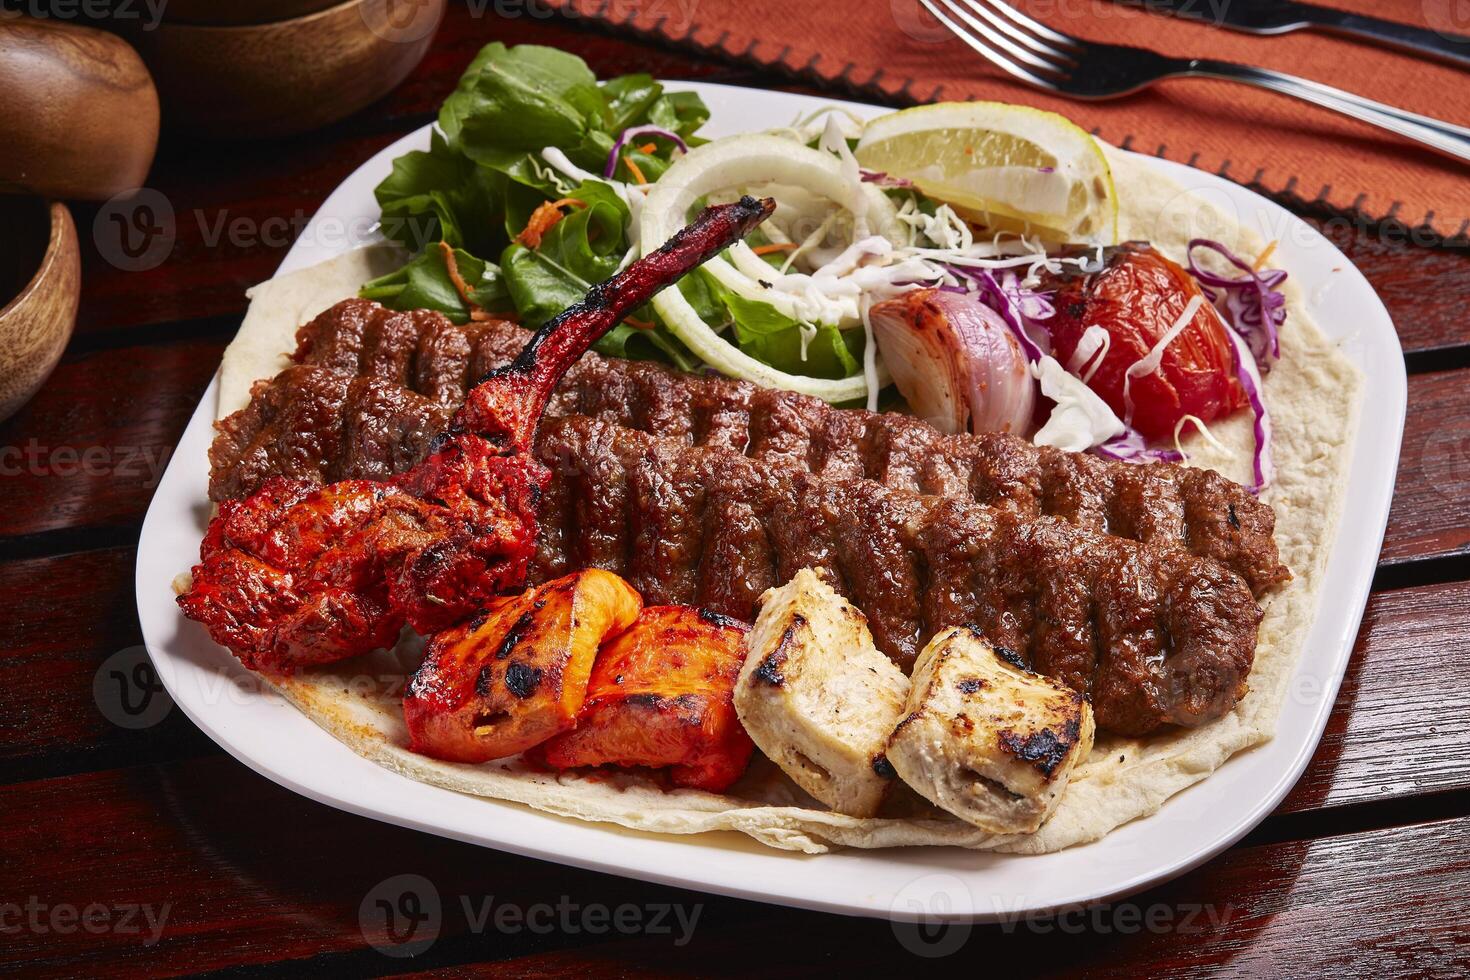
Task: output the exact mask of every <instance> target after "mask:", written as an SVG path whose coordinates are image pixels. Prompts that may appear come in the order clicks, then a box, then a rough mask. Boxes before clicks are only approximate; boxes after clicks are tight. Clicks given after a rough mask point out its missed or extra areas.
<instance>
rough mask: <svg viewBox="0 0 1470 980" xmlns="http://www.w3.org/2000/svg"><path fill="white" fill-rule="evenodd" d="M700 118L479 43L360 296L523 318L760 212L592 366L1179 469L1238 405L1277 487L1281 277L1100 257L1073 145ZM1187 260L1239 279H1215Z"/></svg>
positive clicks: (405, 172) (1106, 215)
mask: <svg viewBox="0 0 1470 980" xmlns="http://www.w3.org/2000/svg"><path fill="white" fill-rule="evenodd" d="M708 115H709V113H708V110H707V109H706V107H705V106H704V104H703V102H702V101H701V100H700V98H699V96H698V95H695V94H693V93H681V92H668V91H666V90H665V89H664V87H663V85H662V84H660V83H659V82H657V81H655V80H654V79H652V78H651V77H649V76H647V75H625V76H621V77H619V78H613V79H609V80H607V81H603V82H598V81H597V79H596V77H595V76H594V75H593V73H592V72H591V70H590V69H588V67H587V66H586V64H585V63H583V62H582V61H581V59H579V58H577V57H575V56H573V55H570V54H567V53H565V52H561V51H556V50H554V49H550V48H540V47H535V46H530V45H522V46H518V47H506V46H505V45H503V44H499V43H495V44H491V45H489V46H487V47H486V48H485V49H484V50H483V51H482V52H481V53H480V55H479V56H478V57H477V58H476V59H475V61H474V62H473V63H472V64H471V66H470V68H469V70H467V71H466V72H465V74H464V76H463V77H462V78H461V79H460V82H459V85H458V87H457V88H456V90H455V92H454V94H453V95H451V96H450V98H449V99H448V100H447V101H446V102H445V104H444V106H443V108H442V110H441V112H440V114H439V124H438V127H437V128H436V130H435V131H434V132H433V135H432V137H431V139H430V145H429V149H428V150H426V151H413V152H410V153H407V154H405V155H403V156H401V157H399V158H398V159H397V160H395V161H394V164H393V171H392V173H391V174H390V176H389V177H388V178H387V179H385V180H384V181H383V182H382V184H380V185H379V187H378V188H377V197H378V200H379V203H380V204H381V206H382V211H383V222H382V229H383V233H384V235H385V236H387V237H388V238H390V239H392V240H393V241H396V242H398V243H399V244H401V245H403V246H404V247H405V248H406V249H408V250H409V251H410V252H411V253H412V257H411V259H410V260H409V261H408V262H407V263H406V264H405V265H404V266H403V267H402V268H401V269H399V270H398V271H396V272H394V273H392V274H390V275H388V276H384V277H382V278H380V279H377V280H374V281H373V282H370V283H368V284H367V285H366V286H365V287H364V288H363V290H362V294H363V295H364V296H366V297H369V298H372V299H376V300H378V301H380V302H382V303H384V304H385V305H388V306H391V307H395V308H399V309H407V308H413V307H424V308H429V309H435V310H438V311H440V312H442V313H444V314H445V315H446V316H448V317H450V318H451V319H453V320H455V321H456V322H461V323H463V322H466V321H468V320H482V319H487V318H490V317H493V316H509V317H513V318H516V319H519V321H520V322H522V323H523V324H525V325H526V326H528V327H535V326H538V325H540V324H542V323H544V322H546V321H547V320H548V319H550V318H551V317H552V316H554V315H556V314H557V313H558V312H560V311H561V310H562V309H563V308H565V307H566V306H567V305H569V304H570V303H572V302H575V301H576V300H577V299H578V298H580V297H581V296H582V294H583V293H584V292H585V291H586V290H587V288H588V287H589V286H590V284H591V283H594V282H597V281H599V280H602V279H604V278H606V277H607V276H609V275H611V274H612V273H614V272H616V271H617V270H619V269H622V268H624V267H626V266H627V265H628V264H629V263H631V262H632V261H633V260H634V259H636V258H638V257H639V256H640V255H645V254H647V253H648V252H650V251H652V250H653V249H654V248H657V247H658V246H659V245H661V244H663V242H664V241H665V240H666V239H667V238H668V236H669V235H670V234H671V233H672V232H673V230H674V229H677V228H679V227H681V226H682V225H683V224H684V223H685V222H686V220H687V219H688V217H689V215H690V214H691V213H692V212H693V211H694V210H695V209H697V208H698V207H701V206H703V205H705V204H708V203H718V202H720V201H726V200H732V199H734V198H735V197H737V196H738V195H740V194H745V193H755V194H761V195H769V196H771V197H773V198H775V200H776V201H777V208H776V211H775V213H774V214H773V215H772V216H771V218H770V220H769V221H768V222H767V223H766V224H765V225H764V226H763V227H762V228H761V229H760V230H759V231H758V232H756V233H755V234H754V235H752V236H751V239H750V241H748V242H745V241H741V242H737V243H736V244H735V245H733V246H731V247H730V248H728V249H726V250H725V251H724V252H723V253H721V254H720V255H719V256H717V257H715V258H714V259H711V260H710V261H709V262H707V263H705V265H704V266H702V267H701V268H700V269H699V270H698V271H697V272H696V273H694V274H693V275H690V276H688V277H687V278H685V279H684V280H683V281H682V282H681V283H680V284H679V286H678V287H677V288H671V289H667V290H665V291H664V292H662V293H660V294H659V295H658V296H656V297H655V298H654V299H653V301H652V302H651V303H650V304H648V306H646V307H644V308H643V309H640V310H638V311H635V313H634V314H633V315H632V316H630V317H629V318H627V320H626V321H625V322H624V323H623V324H621V325H620V326H618V327H617V328H616V329H614V330H613V331H612V332H610V333H609V334H608V335H607V336H606V337H604V338H603V339H602V340H601V341H600V342H599V343H598V345H597V348H598V350H600V351H601V352H602V353H604V354H611V355H616V356H623V357H634V358H656V359H660V360H665V361H668V362H671V363H673V364H674V365H676V366H677V367H679V368H681V369H684V370H698V369H701V368H702V369H704V370H713V371H717V372H719V373H722V374H725V375H728V376H732V377H736V378H742V379H746V380H750V381H754V382H756V383H758V384H762V385H765V386H769V387H776V388H783V389H787V390H793V391H799V392H804V393H806V394H810V395H815V396H817V397H819V398H822V399H825V400H827V401H830V402H834V403H840V404H863V403H866V404H867V405H868V406H869V407H870V408H876V407H877V406H878V404H879V395H880V391H881V390H882V389H884V388H886V387H887V386H888V385H889V384H896V387H897V388H898V391H899V393H900V394H901V395H903V396H904V398H905V399H906V400H907V402H908V405H909V408H910V409H912V410H913V411H915V412H916V413H918V414H920V415H923V416H925V417H928V418H929V419H930V421H932V422H934V423H935V424H936V425H938V426H939V427H941V428H944V429H946V430H948V431H960V430H968V431H973V432H983V431H1004V432H1011V433H1014V434H1018V435H1021V436H1028V435H1029V436H1030V437H1031V438H1032V439H1033V441H1035V442H1036V443H1038V444H1045V445H1053V446H1057V447H1059V448H1063V449H1069V450H1075V451H1083V450H1091V451H1093V452H1096V453H1098V454H1101V455H1105V456H1109V457H1112V458H1116V459H1124V460H1128V461H1132V462H1154V461H1177V460H1180V459H1182V458H1184V456H1183V452H1182V448H1181V447H1180V445H1179V442H1180V437H1181V434H1182V433H1183V432H1184V431H1185V426H1186V423H1188V424H1192V425H1194V426H1195V427H1196V428H1197V429H1199V430H1200V431H1201V432H1202V433H1203V438H1205V439H1206V440H1207V441H1208V442H1210V443H1212V444H1218V440H1215V439H1214V437H1213V436H1212V435H1210V433H1209V430H1208V428H1207V426H1208V425H1209V424H1210V423H1212V422H1214V421H1217V420H1218V419H1220V418H1223V417H1225V416H1228V415H1230V414H1232V413H1234V412H1236V411H1238V410H1240V409H1244V408H1247V407H1249V408H1250V409H1251V411H1252V413H1253V414H1254V416H1255V429H1256V438H1257V446H1256V453H1255V461H1254V467H1253V470H1254V488H1255V489H1256V490H1260V489H1261V488H1263V487H1264V486H1265V485H1267V483H1268V482H1269V480H1270V476H1271V457H1270V446H1269V441H1270V418H1269V415H1268V414H1267V413H1266V409H1265V403H1264V400H1263V399H1262V397H1261V392H1260V376H1261V374H1262V373H1265V372H1267V371H1269V370H1270V366H1271V364H1272V363H1273V362H1274V361H1275V360H1276V359H1278V358H1279V357H1280V341H1279V331H1280V328H1281V326H1282V324H1283V322H1284V321H1285V317H1286V306H1285V298H1284V296H1283V295H1282V293H1281V291H1280V288H1279V287H1280V286H1281V283H1282V282H1283V280H1284V279H1285V278H1286V273H1285V272H1283V271H1281V270H1279V269H1264V270H1258V269H1257V268H1254V267H1253V266H1251V265H1250V264H1248V263H1246V262H1245V261H1243V260H1242V259H1240V258H1239V257H1238V256H1236V255H1235V254H1234V253H1232V252H1231V251H1230V250H1229V249H1228V248H1226V247H1225V246H1224V245H1222V244H1221V243H1219V242H1216V241H1212V240H1208V239H1195V240H1193V241H1191V242H1190V243H1189V247H1188V250H1187V252H1186V254H1185V256H1184V258H1185V261H1186V264H1187V271H1186V269H1185V268H1183V267H1180V266H1178V265H1176V264H1175V263H1173V262H1172V261H1170V260H1169V259H1168V258H1166V257H1164V256H1163V255H1161V254H1159V253H1158V252H1157V251H1155V250H1154V249H1153V248H1152V247H1151V246H1149V245H1147V244H1145V243H1136V242H1135V243H1127V244H1124V245H1114V244H1112V242H1111V240H1110V236H1111V234H1113V232H1114V230H1115V229H1116V208H1117V202H1116V199H1115V192H1114V189H1113V187H1112V179H1111V174H1110V172H1109V171H1108V165H1107V161H1106V158H1105V155H1104V154H1102V153H1101V151H1100V150H1098V148H1097V147H1096V144H1095V143H1094V141H1092V138H1091V137H1090V136H1088V135H1087V134H1086V133H1084V132H1082V131H1080V130H1077V129H1076V127H1074V126H1072V125H1071V124H1070V123H1067V122H1066V121H1065V120H1061V119H1060V117H1054V116H1052V115H1051V114H1049V113H1041V112H1037V111H1035V110H1024V109H1018V108H1017V107H1007V106H998V105H994V104H988V103H974V104H967V105H964V106H952V107H944V106H935V107H925V108H923V109H919V110H908V111H906V112H904V113H896V114H893V115H891V116H885V117H882V120H883V122H882V123H881V125H879V124H874V125H873V126H869V125H868V124H867V123H865V121H864V120H863V119H862V118H860V117H858V116H856V115H855V114H853V113H852V112H851V111H850V110H847V109H846V108H844V107H840V106H827V107H822V108H820V109H818V110H816V111H814V112H811V113H808V114H806V115H804V116H801V117H799V118H798V119H796V120H795V121H793V123H792V124H791V125H789V126H786V127H780V128H776V129H772V130H770V131H768V132H766V133H762V134H744V135H741V136H737V137H731V138H726V139H716V140H713V141H710V140H707V139H705V138H703V137H702V136H701V135H700V129H701V127H702V126H703V125H704V123H705V121H706V120H707V118H708ZM987 127H992V128H987ZM1007 127H1009V128H1007ZM966 141H969V142H966ZM966 160H968V161H971V162H970V163H968V164H967V163H965V162H964V161H966ZM926 161H927V162H926ZM966 166H969V167H971V168H972V170H971V171H967V170H966V169H965V167H966ZM972 178H973V179H972ZM986 195H998V196H991V197H987V196H986ZM1033 207H1034V208H1037V209H1040V210H1036V211H1034V212H1032V211H1028V208H1033ZM1067 229H1071V232H1070V233H1071V234H1072V235H1074V236H1076V238H1077V239H1078V240H1075V241H1073V242H1072V243H1071V244H1066V241H1067V239H1066V238H1065V237H1062V238H1060V239H1059V236H1064V235H1066V234H1068V232H1067ZM1199 249H1206V250H1208V251H1213V252H1214V253H1215V254H1216V256H1218V258H1219V259H1221V260H1223V262H1224V263H1226V264H1228V265H1230V266H1233V267H1234V268H1235V269H1237V270H1239V271H1240V273H1241V274H1240V275H1239V276H1234V277H1232V276H1227V275H1224V274H1221V273H1218V272H1214V271H1211V270H1209V269H1206V268H1203V267H1202V266H1201V265H1200V264H1199V263H1198V262H1197V261H1196V257H1195V253H1196V251H1197V250H1199ZM1262 258H1263V259H1264V256H1263V257H1262ZM1257 264H1260V263H1257ZM1082 284H1086V287H1085V288H1083V286H1082ZM1171 437H1172V442H1173V445H1172V446H1170V445H1169V444H1168V443H1167V442H1166V440H1169V439H1170V438H1171Z"/></svg>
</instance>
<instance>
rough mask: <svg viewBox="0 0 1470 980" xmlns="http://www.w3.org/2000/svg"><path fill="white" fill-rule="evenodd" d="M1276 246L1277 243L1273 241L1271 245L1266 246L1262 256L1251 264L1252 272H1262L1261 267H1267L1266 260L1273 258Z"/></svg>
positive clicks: (1258, 256) (1257, 257)
mask: <svg viewBox="0 0 1470 980" xmlns="http://www.w3.org/2000/svg"><path fill="white" fill-rule="evenodd" d="M1276 245H1277V243H1276V242H1274V241H1273V242H1272V243H1271V244H1270V245H1267V246H1266V248H1265V250H1264V251H1262V252H1261V254H1260V255H1257V256H1256V261H1255V262H1253V263H1251V271H1253V272H1260V271H1261V266H1263V265H1265V264H1266V260H1267V259H1269V258H1270V257H1271V253H1272V252H1274V251H1276Z"/></svg>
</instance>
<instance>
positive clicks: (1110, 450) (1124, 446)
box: [1092, 428, 1184, 463]
mask: <svg viewBox="0 0 1470 980" xmlns="http://www.w3.org/2000/svg"><path fill="white" fill-rule="evenodd" d="M1092 451H1093V452H1095V453H1097V454H1098V455H1099V456H1108V457H1110V458H1112V459H1121V460H1122V461H1123V462H1125V463H1177V462H1179V461H1180V460H1182V459H1184V454H1183V453H1181V452H1180V451H1179V450H1177V449H1164V448H1156V447H1151V446H1149V444H1148V443H1147V441H1145V439H1144V438H1143V433H1141V432H1139V431H1138V430H1137V429H1134V428H1124V429H1123V431H1122V432H1121V433H1120V434H1118V435H1116V436H1113V438H1111V439H1109V440H1108V441H1107V442H1102V443H1098V444H1097V445H1096V446H1093V447H1092Z"/></svg>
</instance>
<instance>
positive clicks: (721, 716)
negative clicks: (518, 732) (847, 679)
mask: <svg viewBox="0 0 1470 980" xmlns="http://www.w3.org/2000/svg"><path fill="white" fill-rule="evenodd" d="M748 631H749V627H748V626H746V625H745V624H744V623H742V622H740V621H738V620H734V619H730V618H729V617H726V616H720V615H717V614H715V613H711V612H707V611H705V610H702V609H695V608H692V607H690V606H649V607H648V608H646V609H644V610H643V612H642V614H641V615H640V616H639V617H638V621H637V622H636V623H634V624H633V626H632V628H631V629H629V630H628V631H627V632H626V633H623V634H621V635H620V636H618V637H616V638H615V639H613V640H612V641H610V642H609V643H608V644H607V645H606V646H605V647H603V649H602V652H601V653H600V654H598V657H597V663H596V664H595V665H594V666H593V668H592V679H591V680H590V681H589V682H588V684H587V701H586V702H585V703H584V704H583V705H582V710H581V712H580V713H579V714H578V716H577V727H576V728H575V729H573V730H572V731H569V732H566V733H564V734H561V735H558V736H556V737H555V738H553V739H551V740H550V741H549V742H547V743H546V744H545V745H543V746H542V747H541V748H540V749H539V750H538V751H539V754H540V756H541V758H542V759H544V760H545V762H546V763H547V764H548V765H550V766H553V767H554V768H557V769H566V768H570V767H572V766H601V765H619V766H650V767H655V768H662V767H665V766H668V767H670V770H669V775H670V778H671V779H672V781H673V783H674V785H676V786H688V787H692V788H694V789H703V790H709V791H711V792H719V791H721V790H723V789H726V788H727V787H729V785H730V784H731V783H733V782H735V780H736V779H739V778H740V774H741V773H743V772H744V771H745V767H746V765H747V764H748V763H749V762H750V754H751V752H752V751H753V750H754V748H755V746H754V744H753V743H752V742H751V740H750V736H749V735H747V734H745V729H744V728H743V727H741V724H740V720H739V719H738V718H737V717H736V716H735V701H734V692H735V680H736V678H737V677H739V676H740V665H741V662H742V661H743V660H744V655H745V654H744V642H745V634H746V633H747V632H748Z"/></svg>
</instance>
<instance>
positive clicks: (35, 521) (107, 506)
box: [0, 328, 1470, 563]
mask: <svg viewBox="0 0 1470 980" xmlns="http://www.w3.org/2000/svg"><path fill="white" fill-rule="evenodd" d="M223 333H224V332H223V331H220V330H219V329H217V328H216V329H215V331H214V332H213V333H212V334H211V335H210V336H209V337H207V338H201V339H196V340H182V341H179V342H175V343H166V344H160V345H156V346H136V347H127V348H120V349H102V350H98V351H94V352H91V353H87V354H83V355H80V356H75V357H71V358H68V359H67V360H65V361H64V362H63V363H62V365H61V366H60V367H59V368H58V369H57V371H56V374H55V375H53V376H52V378H51V380H50V381H49V382H48V383H47V384H46V386H45V387H44V388H42V390H41V392H40V393H39V394H38V395H37V396H36V398H35V399H33V400H32V402H31V403H30V404H29V405H27V406H26V407H25V408H24V409H23V410H22V411H21V412H20V413H19V414H17V415H16V416H15V417H14V418H12V419H10V420H9V421H8V422H5V423H3V424H0V454H3V455H0V468H3V472H4V476H5V479H3V480H0V536H3V535H10V534H28V533H34V532H37V531H46V530H54V529H57V528H66V527H78V526H93V525H99V524H113V523H136V522H138V521H141V520H142V517H143V513H144V512H145V511H146V509H147V506H148V501H149V500H150V499H151V497H152V487H153V484H154V480H155V479H156V473H161V469H158V465H157V464H158V461H159V460H161V459H166V457H167V454H168V453H170V452H171V451H172V447H173V446H174V445H175V443H176V442H177V440H178V438H179V435H180V434H181V433H182V432H183V428H184V425H185V423H186V422H187V421H188V418H189V415H190V413H192V411H193V409H194V405H195V403H196V402H197V401H198V399H199V396H200V394H201V393H202V392H203V390H204V388H205V387H206V386H207V385H208V383H209V379H210V377H211V376H212V375H213V373H214V371H215V369H216V367H217V366H218V363H219V355H220V352H221V351H222V349H223V343H224V337H223ZM1467 391H1470V369H1461V370H1456V371H1445V372H1436V373H1432V374H1423V375H1414V376H1413V377H1411V378H1410V379H1409V414H1408V423H1407V426H1406V430H1405V433H1404V442H1403V452H1402V454H1401V457H1400V461H1399V474H1398V488H1397V492H1396V495H1395V500H1394V508H1393V513H1392V517H1391V519H1390V522H1389V528H1388V533H1387V536H1386V541H1385V545H1384V550H1383V560H1384V561H1385V562H1389V563H1403V562H1408V561H1412V560H1418V559H1426V558H1442V557H1445V556H1451V555H1463V554H1467V553H1470V410H1467V408H1470V406H1467V405H1466V392H1467ZM1365 411H1372V407H1371V406H1367V407H1366V408H1365ZM155 471H156V472H155Z"/></svg>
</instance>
